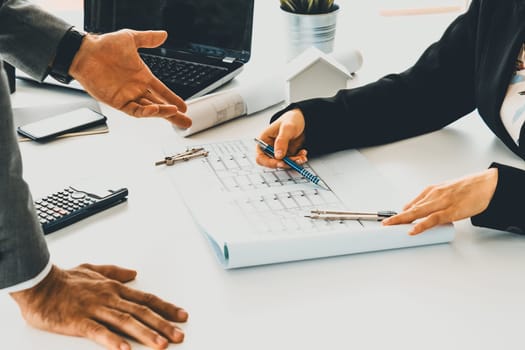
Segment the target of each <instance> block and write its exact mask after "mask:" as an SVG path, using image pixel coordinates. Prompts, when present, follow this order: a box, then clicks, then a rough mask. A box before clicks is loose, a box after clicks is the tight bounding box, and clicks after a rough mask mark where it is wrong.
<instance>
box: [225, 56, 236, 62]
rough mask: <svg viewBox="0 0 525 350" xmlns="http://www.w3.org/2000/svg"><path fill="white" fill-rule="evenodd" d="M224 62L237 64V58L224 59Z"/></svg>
mask: <svg viewBox="0 0 525 350" xmlns="http://www.w3.org/2000/svg"><path fill="white" fill-rule="evenodd" d="M222 61H223V62H224V63H233V62H235V57H224V58H223V59H222Z"/></svg>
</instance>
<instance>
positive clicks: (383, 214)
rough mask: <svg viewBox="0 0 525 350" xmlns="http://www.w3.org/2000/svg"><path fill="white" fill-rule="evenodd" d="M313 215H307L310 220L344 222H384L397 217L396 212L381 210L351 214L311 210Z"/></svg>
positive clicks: (347, 212) (348, 212) (349, 212)
mask: <svg viewBox="0 0 525 350" xmlns="http://www.w3.org/2000/svg"><path fill="white" fill-rule="evenodd" d="M310 214H311V215H305V217H308V218H310V219H322V220H328V221H342V220H369V221H382V220H383V219H386V218H389V217H391V216H394V215H396V214H397V213H396V212H395V211H391V210H381V211H378V212H351V211H336V210H311V211H310Z"/></svg>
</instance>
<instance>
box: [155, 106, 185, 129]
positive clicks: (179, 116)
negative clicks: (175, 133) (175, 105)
mask: <svg viewBox="0 0 525 350" xmlns="http://www.w3.org/2000/svg"><path fill="white" fill-rule="evenodd" d="M161 110H162V107H161ZM164 118H165V119H166V120H167V121H169V122H170V123H172V124H175V125H176V126H178V127H179V128H182V129H187V128H189V127H190V126H191V125H192V123H193V122H192V120H191V118H190V117H188V116H187V115H186V114H184V113H175V114H174V115H170V116H168V117H164Z"/></svg>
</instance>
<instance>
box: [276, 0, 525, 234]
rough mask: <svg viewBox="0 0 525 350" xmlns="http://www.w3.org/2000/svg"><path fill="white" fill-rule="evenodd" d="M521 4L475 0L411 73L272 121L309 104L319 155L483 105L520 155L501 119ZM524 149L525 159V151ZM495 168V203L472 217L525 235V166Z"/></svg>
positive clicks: (417, 131) (438, 122)
mask: <svg viewBox="0 0 525 350" xmlns="http://www.w3.org/2000/svg"><path fill="white" fill-rule="evenodd" d="M520 4H521V3H518V2H512V1H504V2H500V1H497V0H494V1H491V0H474V1H473V2H472V4H471V6H470V8H469V10H468V11H467V12H466V13H465V14H463V15H461V16H459V17H458V18H457V19H456V20H455V21H454V22H452V24H451V25H450V26H449V27H448V28H447V30H446V31H445V33H444V34H443V36H442V37H441V39H440V40H439V41H438V42H436V43H434V44H433V45H431V46H430V47H429V48H428V49H427V50H426V51H425V52H424V53H423V55H422V56H421V57H420V58H419V60H418V61H417V62H416V64H415V65H414V66H413V67H411V68H410V69H408V70H406V71H405V72H402V73H400V74H391V75H388V76H385V77H384V78H382V79H380V80H378V81H376V82H373V83H371V84H368V85H365V86H363V87H359V88H356V89H350V90H341V91H340V92H338V93H337V94H336V95H335V96H334V97H332V98H326V99H322V98H317V99H311V100H306V101H301V102H298V103H295V104H292V105H290V106H288V107H287V108H286V109H284V110H283V111H280V112H279V113H277V114H276V115H274V116H273V118H272V121H273V120H275V119H276V118H278V117H280V116H281V115H282V114H283V113H284V112H285V111H287V110H290V109H293V108H299V109H301V111H302V112H303V114H304V116H305V120H306V129H305V145H304V146H305V148H307V149H308V150H309V153H310V155H318V154H322V153H326V152H332V151H337V150H340V149H345V148H356V147H366V146H373V145H379V144H385V143H389V142H392V141H397V140H401V139H405V138H409V137H412V136H417V135H421V134H424V133H428V132H431V131H435V130H438V129H440V128H442V127H444V126H446V125H448V124H450V123H452V122H453V121H455V120H457V119H459V118H460V117H462V116H464V115H465V114H468V113H469V112H471V111H473V110H474V109H475V108H478V110H479V111H480V114H481V116H482V117H483V119H484V121H485V122H486V123H487V125H488V126H489V127H490V128H491V130H493V131H494V133H495V134H496V135H497V136H498V137H499V138H501V139H502V141H504V143H505V144H506V145H507V147H509V148H510V149H511V150H512V151H513V152H516V153H518V152H517V151H516V147H515V145H514V144H512V142H511V141H512V140H510V138H509V137H508V135H506V131H505V130H504V129H503V127H502V126H501V125H500V124H501V122H500V121H499V118H500V116H499V108H500V107H501V105H500V104H499V102H498V101H499V100H498V96H499V95H501V93H502V91H503V90H500V89H506V88H507V86H508V83H509V82H508V80H505V79H507V77H506V75H505V73H504V72H506V68H505V67H506V65H507V64H510V65H513V62H514V58H512V57H515V56H512V55H514V53H513V51H512V49H511V48H512V47H514V46H515V45H514V44H519V45H521V43H522V42H523V40H522V38H519V37H517V36H516V33H519V32H520V31H523V23H525V22H524V21H523V14H522V13H521V12H520V11H522V9H521V7H523V6H521V5H520ZM518 5H519V6H518ZM522 12H525V10H523V11H522ZM494 18H497V20H495V19H494ZM516 40H521V41H520V42H514V41H516ZM519 45H516V47H518V46H519ZM516 54H517V53H516ZM506 55H510V56H509V57H510V58H509V59H508V61H509V62H506V61H505V62H504V60H507V58H506ZM386 59H388V58H386ZM511 61H512V62H511ZM510 65H509V67H510ZM475 72H477V73H475ZM487 72H490V74H487ZM476 80H479V81H476ZM476 89H478V90H479V91H477V92H476ZM477 93H478V94H477ZM500 97H501V96H500ZM480 104H483V106H484V108H480ZM487 106H489V107H490V108H488V107H487ZM521 153H523V154H520V156H521V157H522V158H525V151H523V152H521ZM492 167H497V168H498V184H497V188H496V191H495V193H494V196H493V198H492V199H491V202H490V204H489V206H488V208H487V209H486V210H485V211H484V212H482V213H480V214H479V215H476V216H473V217H472V218H471V221H472V223H473V224H474V225H477V226H483V227H489V228H494V229H499V230H505V231H510V232H516V233H525V215H524V213H523V209H522V206H521V204H520V203H521V201H522V200H523V198H525V171H523V170H520V169H517V168H513V167H509V166H506V165H502V164H498V163H494V164H493V165H492Z"/></svg>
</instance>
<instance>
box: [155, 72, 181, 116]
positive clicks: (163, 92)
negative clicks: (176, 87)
mask: <svg viewBox="0 0 525 350" xmlns="http://www.w3.org/2000/svg"><path fill="white" fill-rule="evenodd" d="M151 85H152V88H153V93H154V94H158V95H159V96H160V97H161V98H162V99H164V100H165V101H166V103H168V104H172V105H175V106H177V108H178V109H179V110H180V111H181V112H182V113H185V112H186V111H187V110H188V106H187V105H186V102H184V100H183V99H182V98H180V97H179V96H178V95H177V94H176V93H174V92H173V91H171V90H170V89H169V88H168V87H167V86H166V85H164V83H162V82H161V81H160V80H158V79H154V80H153V81H152V82H151Z"/></svg>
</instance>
